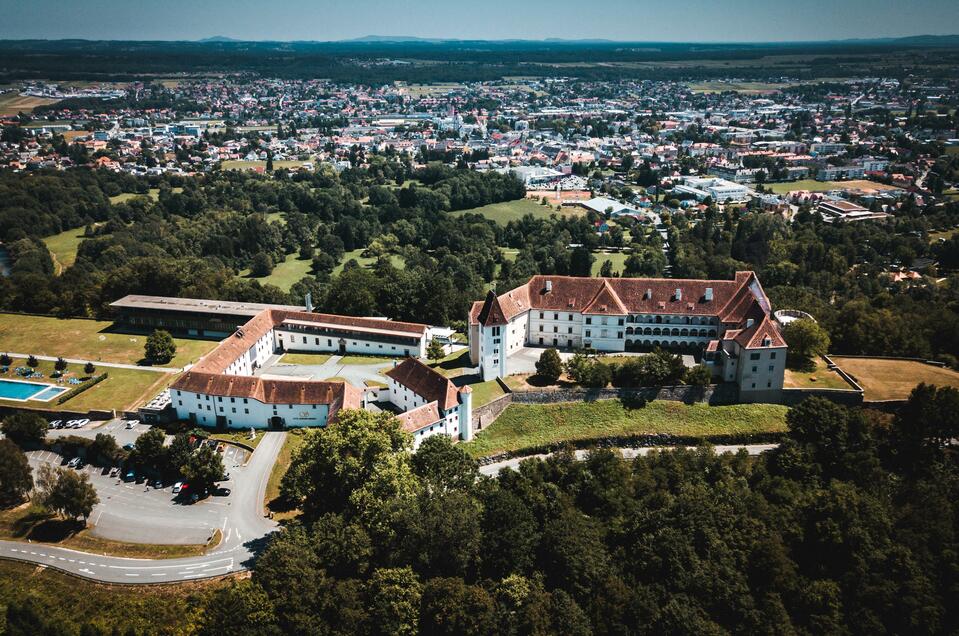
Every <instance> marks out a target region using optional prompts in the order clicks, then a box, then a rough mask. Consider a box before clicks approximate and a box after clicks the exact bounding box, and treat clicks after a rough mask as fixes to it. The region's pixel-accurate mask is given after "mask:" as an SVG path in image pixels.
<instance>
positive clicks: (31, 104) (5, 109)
mask: <svg viewBox="0 0 959 636" xmlns="http://www.w3.org/2000/svg"><path fill="white" fill-rule="evenodd" d="M58 101H60V100H59V99H45V98H43V97H24V96H22V95H20V93H18V92H16V91H12V92H9V93H3V94H0V115H16V114H17V113H21V112H23V113H32V112H33V109H34V108H36V107H37V106H48V105H50V104H56V103H57V102H58Z"/></svg>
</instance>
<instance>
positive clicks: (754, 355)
mask: <svg viewBox="0 0 959 636" xmlns="http://www.w3.org/2000/svg"><path fill="white" fill-rule="evenodd" d="M749 359H750V360H759V354H758V353H750V354H749Z"/></svg>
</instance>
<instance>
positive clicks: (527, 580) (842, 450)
mask: <svg viewBox="0 0 959 636" xmlns="http://www.w3.org/2000/svg"><path fill="white" fill-rule="evenodd" d="M637 408H641V407H637ZM637 416H640V414H639V413H637ZM787 423H788V429H789V432H788V434H787V436H786V437H785V438H784V439H783V441H782V442H781V443H780V445H779V446H778V447H777V448H776V449H774V450H772V451H769V452H766V453H764V454H762V455H760V456H758V457H750V456H749V455H747V454H746V452H745V451H741V452H740V453H738V454H735V455H733V454H728V453H727V454H722V455H717V454H716V453H714V451H713V449H712V448H710V447H709V446H702V447H700V448H697V449H694V450H683V449H679V450H673V451H666V452H654V453H651V454H649V455H648V456H646V457H641V458H638V459H636V460H633V461H626V460H624V459H623V458H622V457H621V456H620V455H619V454H618V452H617V451H615V450H609V449H594V450H592V451H590V453H589V454H588V457H587V458H586V459H585V460H584V461H577V460H575V459H574V458H573V456H572V454H571V452H570V451H563V452H559V453H557V454H554V455H553V456H551V457H549V458H548V459H546V460H541V459H529V460H526V461H525V462H523V463H522V464H521V465H520V466H519V469H518V470H515V471H514V470H511V469H507V470H504V471H502V472H500V473H499V475H498V476H496V477H481V476H480V475H479V473H478V470H477V465H476V463H475V462H474V460H472V459H471V458H470V457H469V456H468V455H467V454H466V453H465V451H463V450H462V449H461V448H460V447H458V446H456V445H454V444H452V443H451V442H450V440H449V439H448V438H446V437H443V436H434V437H430V438H428V439H427V440H425V441H424V443H423V444H422V446H421V447H420V449H419V451H418V452H417V453H416V454H410V453H408V452H407V449H409V447H410V445H411V438H410V437H409V435H408V434H407V433H404V432H403V431H401V430H400V428H399V425H398V423H397V421H396V420H394V419H392V418H391V417H390V416H389V415H388V414H373V413H369V412H363V411H349V412H346V415H345V416H343V417H341V418H339V419H338V420H337V421H336V422H335V423H333V424H331V425H330V426H329V427H327V428H326V429H323V430H314V431H309V432H308V433H306V442H305V444H304V445H303V446H302V448H301V450H300V451H299V452H298V453H297V454H295V455H294V458H293V463H292V466H291V468H290V471H289V472H288V473H287V476H286V477H285V478H284V480H283V484H282V494H283V496H284V497H286V498H288V500H289V502H290V504H291V505H293V506H298V507H299V508H300V510H301V514H300V515H299V516H298V517H297V519H296V520H294V521H291V522H288V523H287V524H286V526H285V527H284V529H283V530H281V531H280V532H277V533H275V534H274V535H272V536H271V537H270V538H269V539H268V540H267V543H266V545H265V547H264V550H263V552H262V553H261V554H260V556H259V557H258V558H257V560H256V562H255V564H254V566H255V567H254V571H253V576H252V578H251V579H247V580H240V581H235V582H233V583H230V584H227V585H226V586H223V587H221V588H220V589H218V590H217V591H216V592H215V593H212V594H211V595H209V596H208V597H206V598H205V599H204V600H203V601H202V603H203V605H202V606H201V608H200V609H199V610H198V611H197V610H195V609H194V608H190V611H189V613H188V615H189V616H191V617H192V618H191V619H190V620H191V621H193V623H194V624H191V625H189V627H187V626H184V629H189V630H191V631H192V630H195V632H194V633H199V634H202V635H208V636H219V635H226V634H253V635H274V634H282V633H287V634H330V635H333V634H350V635H367V634H368V635H371V636H372V635H380V634H382V635H386V634H391V635H393V634H401V635H414V634H424V635H431V636H432V635H436V636H439V635H450V636H453V635H457V636H465V635H493V634H509V635H513V634H515V635H520V634H522V635H527V634H528V635H533V634H555V633H562V634H569V635H573V636H579V635H584V636H585V635H588V634H603V635H605V634H617V635H640V634H657V635H659V634H670V635H680V634H684V635H685V634H689V635H693V634H695V635H702V634H715V635H720V634H847V635H859V634H862V635H870V636H871V635H876V634H911V635H919V634H952V633H956V630H957V629H959V534H957V530H959V516H957V515H959V504H957V502H959V471H957V464H956V454H955V450H954V448H953V447H952V446H951V441H952V440H953V439H955V438H956V436H957V435H959V390H956V389H953V388H943V389H940V388H936V387H932V386H926V385H920V386H919V387H917V388H916V389H915V390H914V392H913V394H912V395H911V397H910V399H909V401H908V403H907V404H906V405H905V406H904V407H903V409H902V410H901V411H900V412H899V413H898V414H897V415H895V416H891V415H888V414H885V413H880V412H877V411H870V410H862V409H849V408H847V407H843V406H839V405H836V404H834V403H832V402H828V401H825V400H822V399H819V398H809V399H807V400H806V401H804V402H802V403H801V404H799V405H798V406H795V407H793V408H792V409H791V410H790V411H789V412H788V414H787ZM7 627H8V630H9V631H8V633H10V634H64V633H66V634H71V633H80V634H84V635H90V636H95V635H97V634H106V633H109V629H108V628H104V627H102V626H94V625H90V624H87V625H78V624H77V623H76V621H72V620H71V619H70V617H69V614H68V613H67V612H64V611H53V612H48V613H46V614H39V613H37V612H36V611H35V610H32V609H31V606H30V605H29V604H28V605H24V604H22V603H21V602H19V601H13V602H10V603H9V604H8V607H7ZM128 633H135V632H128Z"/></svg>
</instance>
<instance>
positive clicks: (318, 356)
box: [280, 353, 330, 364]
mask: <svg viewBox="0 0 959 636" xmlns="http://www.w3.org/2000/svg"><path fill="white" fill-rule="evenodd" d="M329 359H330V354H328V353H285V354H283V357H282V358H280V363H281V364H323V363H324V362H326V361H327V360H329Z"/></svg>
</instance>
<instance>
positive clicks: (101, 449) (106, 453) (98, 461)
mask: <svg viewBox="0 0 959 636" xmlns="http://www.w3.org/2000/svg"><path fill="white" fill-rule="evenodd" d="M122 456H123V451H122V450H121V449H120V447H119V446H118V445H117V441H116V439H115V438H114V437H113V435H110V434H109V433H97V436H96V437H95V438H94V439H93V443H92V444H90V446H89V447H88V448H87V457H88V458H90V460H91V462H92V463H93V464H94V465H96V466H103V465H105V464H112V463H116V462H117V461H118V460H119V459H120V457H122Z"/></svg>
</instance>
